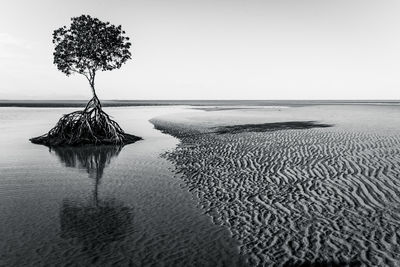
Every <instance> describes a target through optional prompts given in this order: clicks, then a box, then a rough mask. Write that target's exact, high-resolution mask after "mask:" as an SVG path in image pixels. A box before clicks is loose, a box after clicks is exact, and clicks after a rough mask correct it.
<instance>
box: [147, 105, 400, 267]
mask: <svg viewBox="0 0 400 267" xmlns="http://www.w3.org/2000/svg"><path fill="white" fill-rule="evenodd" d="M205 110H207V112H203V113H196V114H180V116H177V115H174V116H163V117H158V118H155V119H153V120H152V122H153V123H154V124H155V125H156V128H157V129H160V130H161V131H163V132H165V133H169V134H171V135H173V136H175V137H177V138H179V139H180V140H181V142H180V143H179V144H178V146H177V148H176V149H175V150H174V151H173V152H168V153H166V154H165V157H166V158H167V159H168V160H169V161H170V162H172V163H173V164H174V166H175V168H176V172H177V173H180V174H182V175H183V179H184V181H185V183H186V185H187V187H188V189H189V190H190V191H191V192H192V193H193V194H195V195H196V196H197V197H198V199H199V200H200V205H201V207H202V209H203V210H204V211H205V212H206V213H207V214H209V215H210V216H211V217H212V218H213V221H214V223H215V224H217V225H223V226H226V227H228V228H229V229H230V231H231V232H232V235H233V237H234V238H235V239H236V240H237V241H239V242H240V251H241V254H242V255H246V258H247V260H248V261H247V263H248V264H249V265H251V266H386V265H388V266H398V265H399V264H400V243H399V242H400V131H399V130H400V118H399V116H398V114H399V112H400V107H399V106H379V105H346V106H345V105H330V106H327V105H313V106H302V107H291V108H283V107H277V108H273V109H265V108H259V109H254V108H251V109H246V108H232V109H229V110H227V109H226V108H221V109H219V108H218V107H215V108H207V109H205Z"/></svg>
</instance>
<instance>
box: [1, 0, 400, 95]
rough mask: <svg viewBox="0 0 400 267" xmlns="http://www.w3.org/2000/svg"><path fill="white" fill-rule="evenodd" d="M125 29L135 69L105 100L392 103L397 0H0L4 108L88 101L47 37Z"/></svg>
mask: <svg viewBox="0 0 400 267" xmlns="http://www.w3.org/2000/svg"><path fill="white" fill-rule="evenodd" d="M81 14H89V15H91V16H94V17H98V18H99V19H101V20H105V21H110V22H111V23H113V24H118V25H119V24H120V25H122V27H123V29H125V31H126V33H127V35H128V36H129V37H131V39H132V40H133V46H132V48H131V52H132V55H133V60H131V61H129V62H128V63H127V64H125V65H123V66H122V68H121V69H119V70H113V71H108V72H100V73H99V74H98V75H97V77H96V78H97V81H96V86H97V92H98V95H99V97H100V98H102V99H399V98H400V1H398V0H393V1H392V0H385V1H381V0H375V1H372V0H359V1H356V0H332V1H324V0H315V1H309V0H275V1H269V0H263V1H262V0H260V1H256V0H241V1H239V0H231V1H228V0H226V1H223V0H202V1H191V0H186V1H183V0H182V1H180V0H171V1H166V0H159V1H153V0H143V1H128V0H118V1H115V0H114V1H110V0H107V1H100V0H85V1H82V0H68V1H55V0H35V1H30V0H26V1H21V0H1V1H0V25H1V26H0V99H88V98H89V97H90V96H91V91H90V87H89V84H88V82H87V81H86V79H85V78H84V77H83V76H81V75H72V76H69V77H67V76H65V75H64V74H63V73H61V72H60V71H58V70H57V68H56V67H55V65H53V58H52V53H53V49H54V48H53V44H52V42H51V39H52V32H53V30H54V29H56V28H58V27H61V26H63V25H69V24H70V18H71V17H74V16H79V15H81Z"/></svg>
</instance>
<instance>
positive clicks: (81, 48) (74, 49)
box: [53, 15, 131, 98]
mask: <svg viewBox="0 0 400 267" xmlns="http://www.w3.org/2000/svg"><path fill="white" fill-rule="evenodd" d="M71 20H72V23H71V26H70V27H69V28H67V27H66V26H64V27H61V28H59V29H57V30H55V31H54V33H53V44H55V51H54V53H53V55H54V64H55V65H56V66H57V68H58V69H59V70H60V71H62V72H63V73H65V74H66V75H67V76H69V75H71V74H72V73H79V74H82V75H84V76H85V77H86V79H87V80H88V81H89V84H90V87H91V89H92V92H93V97H96V98H97V95H96V91H95V77H96V72H97V71H99V70H101V71H107V70H113V69H119V68H120V67H121V66H122V64H124V63H125V62H126V61H127V60H128V59H131V52H130V51H129V48H130V47H131V43H130V42H129V37H126V36H124V34H125V31H123V30H122V29H121V25H119V26H115V25H112V24H110V23H109V22H102V21H100V20H99V19H97V18H92V17H91V16H89V15H81V16H79V17H74V18H72V19H71Z"/></svg>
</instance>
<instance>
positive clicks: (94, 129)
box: [30, 15, 142, 146]
mask: <svg viewBox="0 0 400 267" xmlns="http://www.w3.org/2000/svg"><path fill="white" fill-rule="evenodd" d="M71 20H72V23H71V25H70V27H69V28H67V27H66V26H64V27H61V28H59V29H57V30H55V31H54V33H53V44H54V45H55V51H54V53H53V55H54V64H55V65H56V66H57V68H58V69H59V70H60V71H62V72H63V73H65V74H66V75H67V76H69V75H71V74H73V73H79V74H82V75H83V76H85V78H86V79H87V80H88V82H89V84H90V87H91V89H92V93H93V98H92V99H91V100H90V101H89V102H88V103H87V105H86V107H85V108H84V109H83V110H79V111H74V112H72V113H69V114H66V115H64V116H63V117H62V118H61V119H60V120H59V121H58V123H57V124H56V126H54V128H52V129H51V130H50V131H49V132H48V133H46V134H44V135H41V136H38V137H35V138H31V139H30V141H31V142H32V143H35V144H42V145H47V146H79V145H85V144H92V145H126V144H130V143H134V142H136V141H138V140H141V139H142V138H141V137H138V136H135V135H131V134H127V133H125V132H124V130H123V129H122V128H121V127H120V126H119V124H118V123H117V122H116V121H114V120H112V119H111V118H110V116H109V115H108V114H107V113H106V112H104V111H103V109H102V106H101V103H100V100H99V98H98V97H97V95H96V91H95V77H96V72H98V71H107V70H113V69H119V68H120V67H121V66H122V64H124V63H125V62H126V61H127V60H128V59H131V53H130V51H129V48H130V47H131V43H130V42H129V37H126V36H124V35H125V31H123V30H122V28H121V25H119V26H115V25H112V24H110V23H109V22H102V21H100V20H99V19H97V18H92V17H91V16H89V15H81V16H79V17H74V18H72V19H71Z"/></svg>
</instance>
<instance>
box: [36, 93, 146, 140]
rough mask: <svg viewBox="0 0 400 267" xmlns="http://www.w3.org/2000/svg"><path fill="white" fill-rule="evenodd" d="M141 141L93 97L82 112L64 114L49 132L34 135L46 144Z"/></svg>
mask: <svg viewBox="0 0 400 267" xmlns="http://www.w3.org/2000/svg"><path fill="white" fill-rule="evenodd" d="M138 140H141V138H140V137H137V136H134V135H130V134H127V133H125V132H124V130H122V128H121V127H120V126H119V125H118V123H117V122H115V121H114V120H112V119H111V118H110V116H109V115H108V114H107V113H105V112H104V111H103V110H102V108H101V103H100V101H99V99H98V98H97V97H96V96H94V97H93V98H92V99H91V100H90V101H89V102H88V103H87V105H86V107H85V109H84V110H83V111H74V112H72V113H69V114H66V115H64V116H63V117H62V118H61V119H60V120H59V121H58V123H57V124H56V126H55V127H54V128H53V129H51V130H50V131H49V132H48V133H46V134H44V135H41V136H38V137H35V138H31V139H30V141H31V142H32V143H35V144H43V145H47V146H62V145H68V146H77V145H83V144H95V145H97V144H98V145H100V144H112V145H125V144H129V143H134V142H136V141H138Z"/></svg>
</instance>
